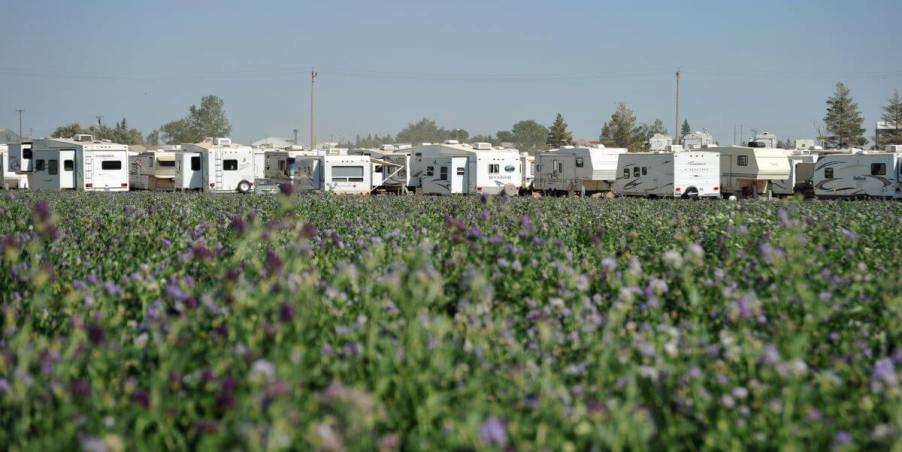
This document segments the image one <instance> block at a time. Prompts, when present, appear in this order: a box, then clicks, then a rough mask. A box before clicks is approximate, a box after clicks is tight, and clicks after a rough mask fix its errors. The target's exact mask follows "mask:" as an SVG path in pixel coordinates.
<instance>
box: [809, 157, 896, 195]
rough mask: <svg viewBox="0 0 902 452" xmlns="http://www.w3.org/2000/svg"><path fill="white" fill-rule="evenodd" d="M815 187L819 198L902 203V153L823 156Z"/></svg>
mask: <svg viewBox="0 0 902 452" xmlns="http://www.w3.org/2000/svg"><path fill="white" fill-rule="evenodd" d="M813 183H814V195H815V196H816V197H818V198H896V199H902V153H895V152H857V153H854V154H833V155H826V156H823V157H821V158H820V159H819V160H818V161H817V166H816V168H815V171H814V179H813Z"/></svg>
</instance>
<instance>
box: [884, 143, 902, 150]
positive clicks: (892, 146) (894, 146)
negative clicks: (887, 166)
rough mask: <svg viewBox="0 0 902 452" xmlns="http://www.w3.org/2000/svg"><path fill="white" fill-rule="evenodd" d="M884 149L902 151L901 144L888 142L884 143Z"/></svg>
mask: <svg viewBox="0 0 902 452" xmlns="http://www.w3.org/2000/svg"><path fill="white" fill-rule="evenodd" d="M886 150H887V151H888V152H902V144H888V145H886Z"/></svg>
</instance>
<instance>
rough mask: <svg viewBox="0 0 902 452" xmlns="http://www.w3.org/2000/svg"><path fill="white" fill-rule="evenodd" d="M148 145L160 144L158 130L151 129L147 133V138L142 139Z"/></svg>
mask: <svg viewBox="0 0 902 452" xmlns="http://www.w3.org/2000/svg"><path fill="white" fill-rule="evenodd" d="M144 142H145V143H147V145H148V146H157V145H159V144H160V130H159V129H153V130H151V131H150V133H148V134H147V138H146V139H145V140H144Z"/></svg>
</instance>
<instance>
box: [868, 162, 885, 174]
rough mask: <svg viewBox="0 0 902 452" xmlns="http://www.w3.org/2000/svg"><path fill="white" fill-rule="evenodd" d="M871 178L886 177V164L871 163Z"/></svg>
mask: <svg viewBox="0 0 902 452" xmlns="http://www.w3.org/2000/svg"><path fill="white" fill-rule="evenodd" d="M871 176H886V163H871Z"/></svg>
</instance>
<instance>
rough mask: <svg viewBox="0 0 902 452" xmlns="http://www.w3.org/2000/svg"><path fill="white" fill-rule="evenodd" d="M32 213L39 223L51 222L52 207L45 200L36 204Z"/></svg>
mask: <svg viewBox="0 0 902 452" xmlns="http://www.w3.org/2000/svg"><path fill="white" fill-rule="evenodd" d="M31 213H32V215H33V216H34V219H35V222H37V223H47V222H48V221H50V205H48V204H47V201H45V200H43V199H42V200H40V201H38V202H36V203H35V205H34V207H33V208H32V209H31Z"/></svg>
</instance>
